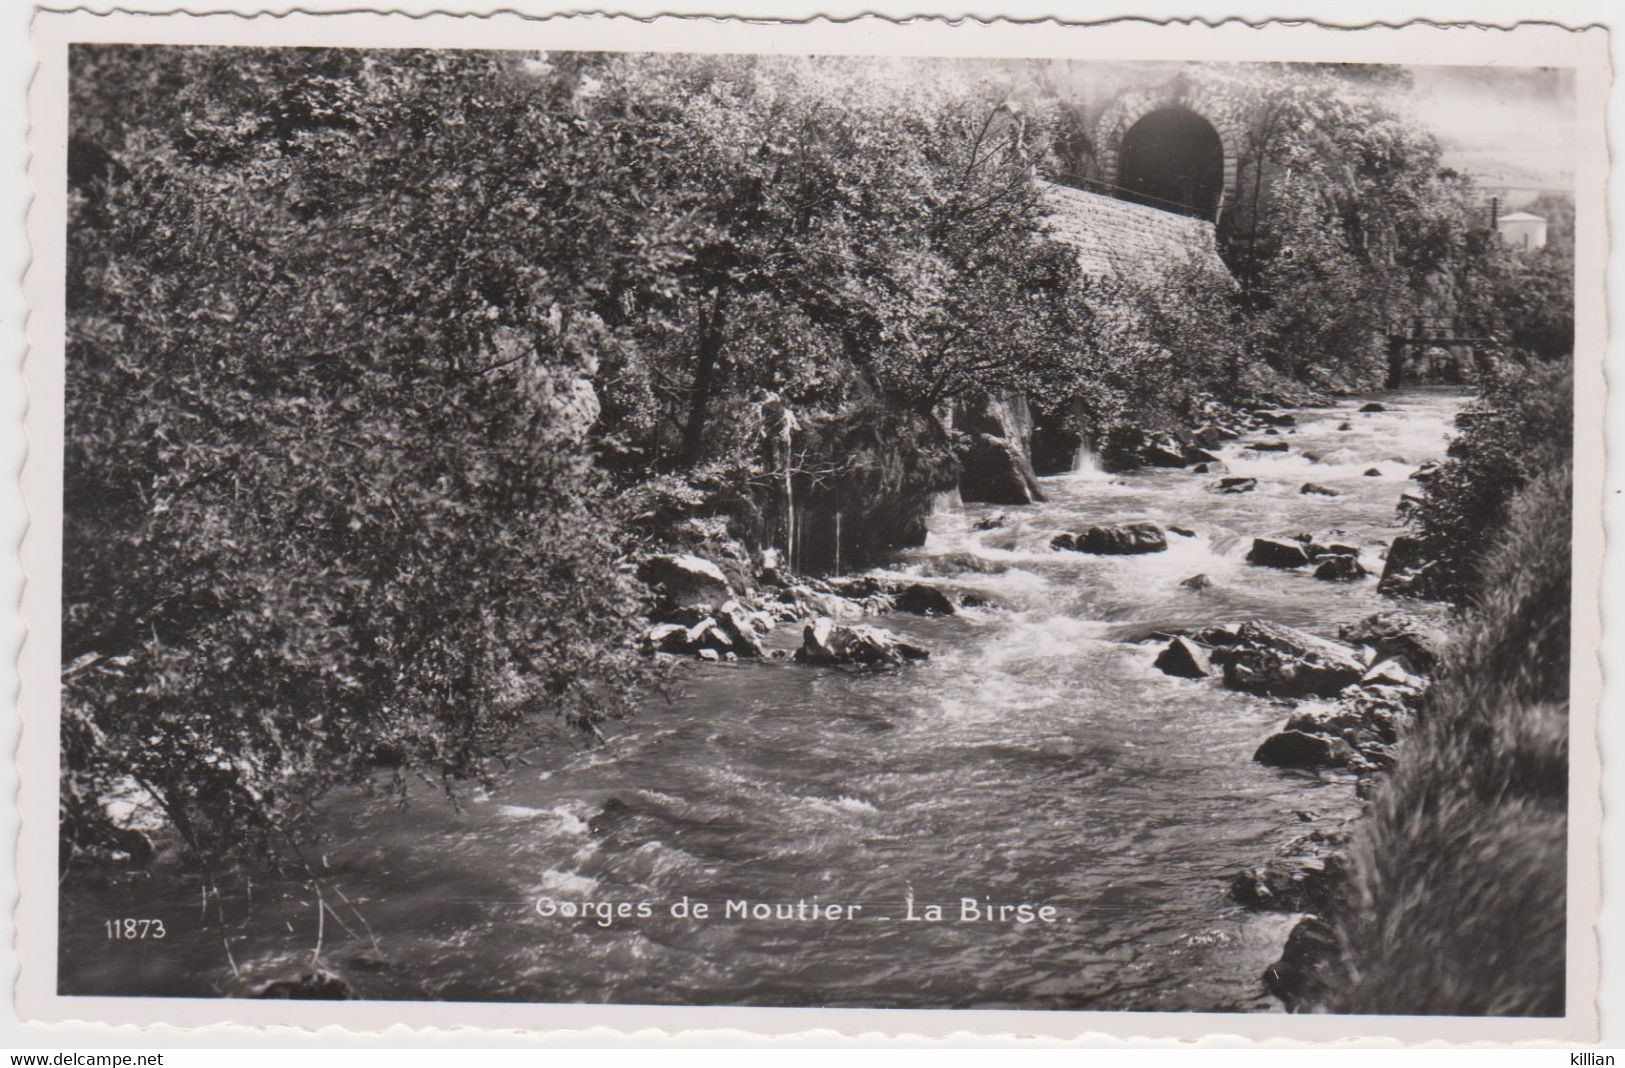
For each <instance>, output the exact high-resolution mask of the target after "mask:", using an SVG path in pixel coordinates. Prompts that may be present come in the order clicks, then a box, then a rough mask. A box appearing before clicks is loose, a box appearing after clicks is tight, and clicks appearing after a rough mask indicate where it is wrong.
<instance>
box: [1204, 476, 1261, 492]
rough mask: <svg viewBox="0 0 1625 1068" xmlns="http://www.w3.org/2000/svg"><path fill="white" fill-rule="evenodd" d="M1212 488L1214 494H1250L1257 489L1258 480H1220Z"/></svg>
mask: <svg viewBox="0 0 1625 1068" xmlns="http://www.w3.org/2000/svg"><path fill="white" fill-rule="evenodd" d="M1212 488H1213V491H1214V492H1215V493H1251V492H1252V491H1253V490H1255V489H1257V488H1258V479H1256V478H1221V479H1219V481H1218V482H1216V483H1214V484H1213V487H1212Z"/></svg>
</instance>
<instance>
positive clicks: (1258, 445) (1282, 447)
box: [1247, 441, 1291, 452]
mask: <svg viewBox="0 0 1625 1068" xmlns="http://www.w3.org/2000/svg"><path fill="white" fill-rule="evenodd" d="M1247 447H1248V448H1249V449H1252V450H1254V451H1255V452H1286V451H1287V449H1289V448H1291V446H1290V445H1288V444H1287V443H1286V442H1284V441H1255V442H1252V443H1251V444H1249V445H1248V446H1247Z"/></svg>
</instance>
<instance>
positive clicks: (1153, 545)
mask: <svg viewBox="0 0 1625 1068" xmlns="http://www.w3.org/2000/svg"><path fill="white" fill-rule="evenodd" d="M1050 544H1051V545H1052V546H1054V547H1055V548H1057V549H1070V550H1071V551H1073V552H1079V553H1094V554H1095V555H1097V556H1133V555H1138V554H1140V553H1160V552H1162V551H1164V550H1166V549H1167V548H1168V538H1167V536H1166V535H1165V534H1163V532H1162V528H1161V527H1159V526H1157V525H1156V524H1155V523H1123V524H1120V525H1117V526H1110V527H1090V528H1089V529H1088V530H1086V531H1084V532H1083V533H1081V534H1062V535H1059V536H1058V537H1056V538H1055V539H1054V540H1053V541H1051V542H1050Z"/></svg>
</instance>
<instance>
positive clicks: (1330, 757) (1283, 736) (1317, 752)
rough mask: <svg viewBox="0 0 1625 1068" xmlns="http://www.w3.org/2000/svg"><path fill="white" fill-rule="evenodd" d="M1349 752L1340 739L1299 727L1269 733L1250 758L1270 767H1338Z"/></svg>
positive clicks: (1348, 758) (1348, 757)
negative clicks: (1277, 732) (1299, 728)
mask: <svg viewBox="0 0 1625 1068" xmlns="http://www.w3.org/2000/svg"><path fill="white" fill-rule="evenodd" d="M1353 756H1354V750H1353V749H1351V748H1350V747H1349V744H1348V743H1347V742H1345V741H1344V740H1343V739H1341V738H1334V737H1329V736H1327V735H1324V734H1306V733H1304V732H1303V731H1281V732H1280V733H1279V734H1272V735H1270V736H1269V737H1268V738H1266V739H1264V742H1263V744H1262V745H1260V746H1259V747H1258V750H1257V752H1255V753H1253V759H1254V760H1256V761H1258V762H1259V763H1260V764H1268V765H1269V766H1270V767H1274V768H1310V769H1314V768H1340V767H1346V766H1347V765H1348V763H1349V761H1350V760H1351V759H1352V758H1353Z"/></svg>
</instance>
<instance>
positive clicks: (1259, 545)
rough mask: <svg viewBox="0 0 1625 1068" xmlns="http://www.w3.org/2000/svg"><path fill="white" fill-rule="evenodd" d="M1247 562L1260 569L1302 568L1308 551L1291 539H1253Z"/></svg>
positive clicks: (1306, 560)
mask: <svg viewBox="0 0 1625 1068" xmlns="http://www.w3.org/2000/svg"><path fill="white" fill-rule="evenodd" d="M1247 562H1248V563H1249V564H1258V565H1259V566H1261V567H1302V566H1303V565H1304V564H1307V563H1308V562H1309V551H1308V550H1307V549H1306V548H1304V545H1303V543H1302V542H1301V541H1295V540H1293V539H1291V538H1254V539H1253V547H1252V548H1251V549H1249V550H1248V552H1247Z"/></svg>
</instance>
